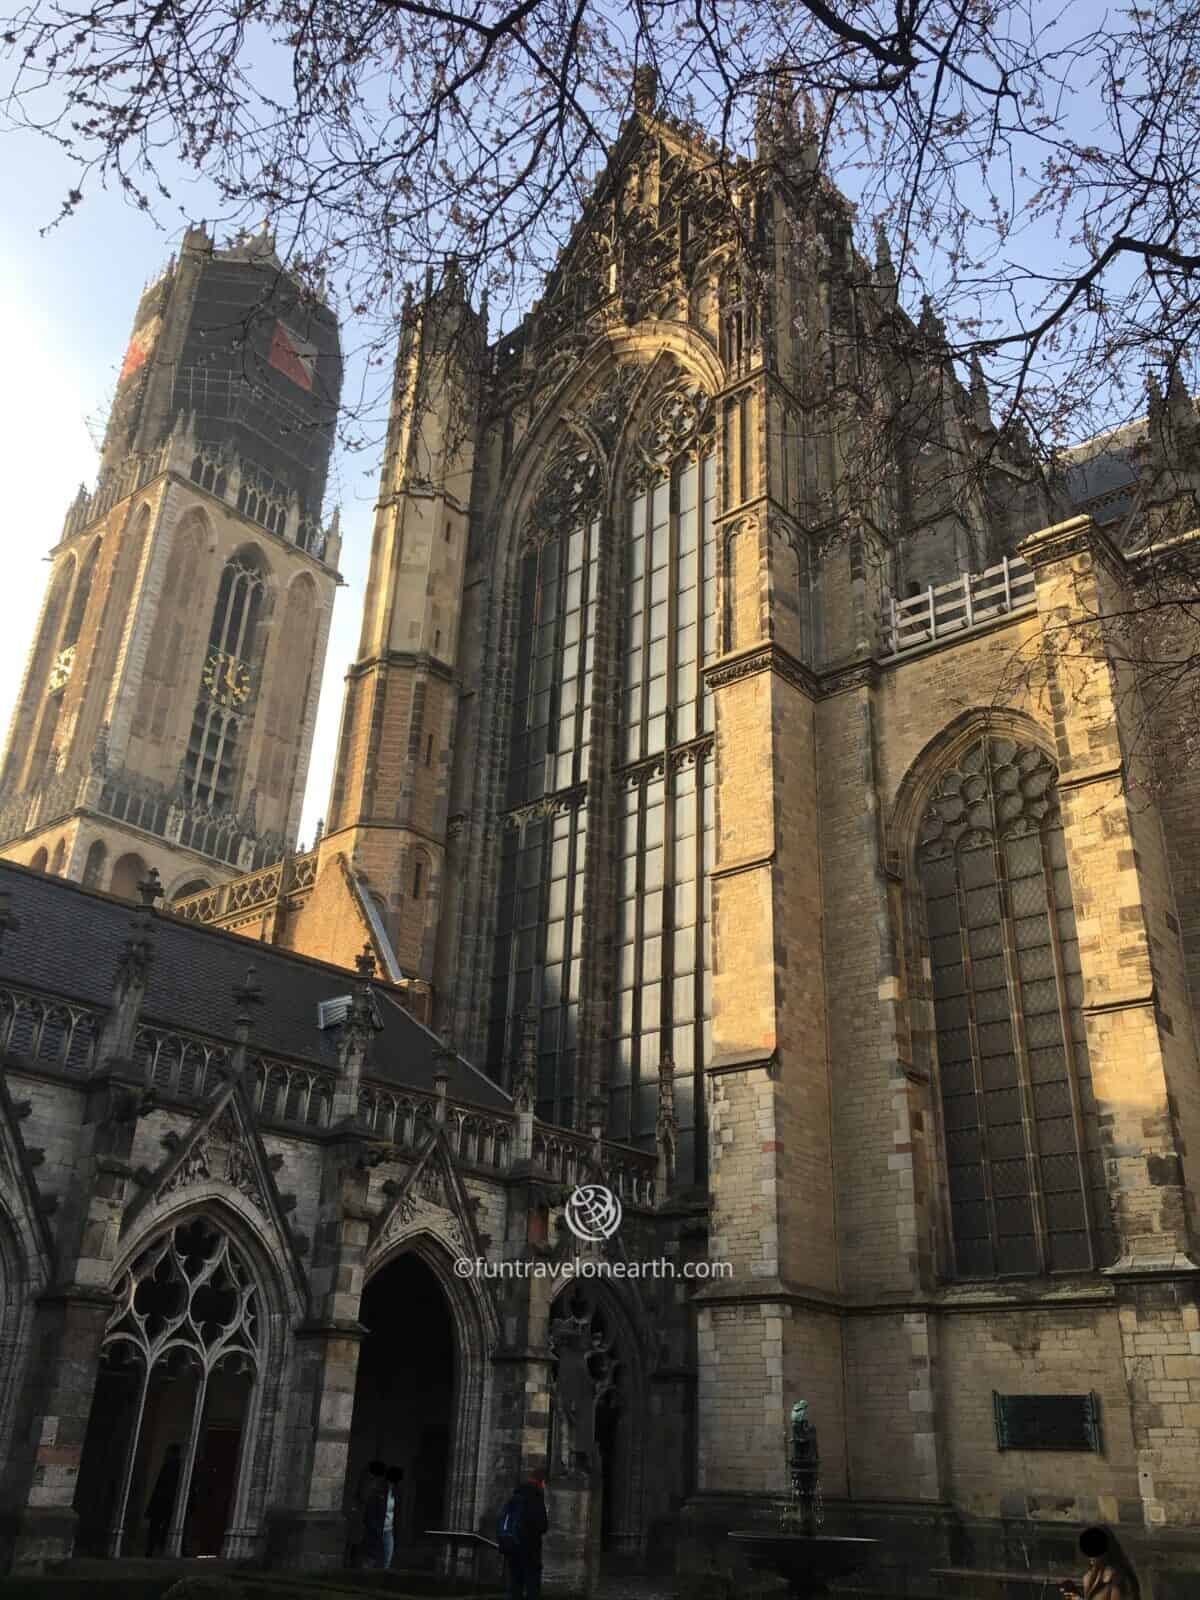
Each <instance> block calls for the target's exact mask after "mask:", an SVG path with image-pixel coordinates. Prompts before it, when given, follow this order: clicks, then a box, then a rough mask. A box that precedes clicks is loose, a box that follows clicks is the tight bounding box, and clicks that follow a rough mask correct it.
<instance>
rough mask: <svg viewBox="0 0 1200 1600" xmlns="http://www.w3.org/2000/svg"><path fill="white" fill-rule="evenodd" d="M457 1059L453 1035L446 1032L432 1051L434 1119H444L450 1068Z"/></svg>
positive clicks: (438, 1120)
mask: <svg viewBox="0 0 1200 1600" xmlns="http://www.w3.org/2000/svg"><path fill="white" fill-rule="evenodd" d="M457 1060H458V1050H457V1048H456V1047H455V1043H454V1038H453V1036H452V1035H451V1034H450V1033H449V1032H447V1033H446V1034H445V1036H444V1037H443V1039H442V1041H441V1043H440V1044H439V1045H438V1046H437V1048H436V1049H435V1050H434V1052H433V1089H434V1093H435V1094H436V1095H437V1106H436V1108H435V1110H434V1120H435V1121H436V1122H445V1120H446V1091H447V1090H448V1089H449V1087H450V1068H451V1066H452V1065H453V1064H454V1062H456V1061H457Z"/></svg>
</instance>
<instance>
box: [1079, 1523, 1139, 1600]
mask: <svg viewBox="0 0 1200 1600" xmlns="http://www.w3.org/2000/svg"><path fill="white" fill-rule="evenodd" d="M1079 1548H1080V1550H1081V1551H1082V1553H1083V1554H1084V1555H1085V1556H1086V1557H1087V1558H1088V1564H1087V1570H1086V1571H1085V1572H1084V1574H1083V1578H1082V1580H1081V1581H1080V1582H1078V1583H1077V1582H1076V1581H1075V1579H1074V1578H1068V1579H1067V1580H1066V1581H1065V1582H1064V1583H1062V1584H1060V1586H1059V1587H1060V1590H1061V1592H1062V1594H1064V1595H1066V1596H1069V1597H1073V1600H1140V1594H1141V1590H1140V1588H1139V1586H1138V1581H1137V1574H1136V1573H1135V1572H1134V1570H1133V1563H1132V1562H1131V1561H1130V1559H1129V1557H1128V1556H1127V1555H1126V1554H1125V1552H1124V1550H1122V1548H1121V1546H1120V1543H1119V1541H1118V1540H1117V1537H1116V1535H1115V1534H1113V1533H1110V1532H1109V1531H1108V1529H1107V1528H1085V1529H1084V1530H1083V1532H1082V1533H1081V1534H1080V1535H1079Z"/></svg>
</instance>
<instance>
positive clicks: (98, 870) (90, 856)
mask: <svg viewBox="0 0 1200 1600" xmlns="http://www.w3.org/2000/svg"><path fill="white" fill-rule="evenodd" d="M107 865H108V846H107V845H106V844H105V842H104V840H103V839H94V840H93V841H92V843H91V844H90V845H89V846H88V853H87V858H86V860H85V861H84V865H83V887H84V888H85V889H99V888H102V887H103V883H102V880H103V878H104V869H105V867H106V866H107Z"/></svg>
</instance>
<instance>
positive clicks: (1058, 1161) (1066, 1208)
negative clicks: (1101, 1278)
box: [917, 738, 1116, 1277]
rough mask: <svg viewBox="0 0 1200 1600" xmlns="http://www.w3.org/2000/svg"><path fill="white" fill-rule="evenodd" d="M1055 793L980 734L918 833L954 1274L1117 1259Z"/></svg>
mask: <svg viewBox="0 0 1200 1600" xmlns="http://www.w3.org/2000/svg"><path fill="white" fill-rule="evenodd" d="M1056 784H1057V772H1056V770H1055V768H1054V765H1053V763H1052V762H1051V761H1050V759H1049V758H1048V757H1047V756H1046V755H1045V754H1044V753H1043V752H1042V751H1041V750H1039V749H1036V748H1034V747H1033V746H1031V745H1022V744H1018V743H1017V742H1016V741H1014V740H1011V739H999V738H983V739H980V740H979V741H978V742H977V743H976V744H974V745H972V746H971V748H970V749H969V750H967V751H966V752H965V754H964V755H963V756H961V757H960V758H959V760H958V761H957V762H956V763H955V765H954V767H953V768H951V769H950V770H949V771H947V772H945V773H944V774H943V775H942V777H941V780H940V781H939V783H938V786H937V789H936V791H935V792H934V795H933V797H932V799H931V800H930V802H929V805H928V807H927V810H926V813H925V816H924V819H923V822H922V827H921V834H920V843H919V846H918V851H917V864H918V870H919V874H920V879H921V884H922V888H923V890H924V897H925V909H926V919H927V931H928V936H929V954H930V967H931V972H932V981H933V1000H934V1013H935V1027H936V1039H937V1070H938V1080H939V1090H940V1102H941V1110H942V1123H943V1130H944V1138H945V1152H946V1169H947V1181H948V1185H949V1196H950V1220H951V1226H952V1232H953V1249H954V1265H955V1270H956V1272H957V1273H958V1274H959V1275H960V1276H964V1277H988V1276H995V1275H1000V1274H1009V1273H1044V1272H1061V1271H1068V1270H1080V1269H1086V1268H1090V1267H1095V1266H1100V1265H1103V1264H1104V1263H1106V1262H1109V1261H1111V1260H1113V1259H1114V1257H1115V1253H1116V1239H1115V1233H1114V1230H1113V1223H1112V1215H1111V1209H1110V1204H1109V1198H1108V1191H1107V1186H1106V1183H1105V1172H1104V1162H1103V1157H1102V1153H1101V1146H1100V1134H1099V1123H1098V1116H1097V1109H1096V1101H1095V1096H1094V1094H1093V1091H1092V1081H1091V1071H1090V1067H1089V1064H1088V1053H1087V1040H1086V1034H1085V1031H1084V1019H1083V1014H1082V1010H1081V1003H1082V979H1081V976H1080V963H1079V944H1078V939H1077V936H1076V931H1075V915H1074V909H1073V905H1072V899H1071V884H1070V878H1069V874H1068V871H1067V861H1066V851H1065V846H1064V841H1063V830H1062V821H1061V817H1060V812H1059V804H1058V795H1057V788H1056Z"/></svg>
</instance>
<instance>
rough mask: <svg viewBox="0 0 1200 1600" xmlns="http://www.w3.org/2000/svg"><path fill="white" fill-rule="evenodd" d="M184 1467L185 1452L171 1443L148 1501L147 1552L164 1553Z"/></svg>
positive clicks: (156, 1554) (150, 1554)
mask: <svg viewBox="0 0 1200 1600" xmlns="http://www.w3.org/2000/svg"><path fill="white" fill-rule="evenodd" d="M182 1467H183V1452H182V1451H181V1450H180V1448H179V1446H178V1445H177V1444H169V1445H168V1446H167V1453H166V1456H165V1457H164V1459H163V1464H162V1466H161V1467H159V1469H158V1477H157V1478H156V1479H155V1481H154V1488H153V1490H152V1491H151V1494H150V1498H149V1500H147V1502H146V1521H147V1522H148V1523H149V1524H150V1527H149V1530H148V1532H147V1534H146V1554H147V1555H148V1556H158V1555H161V1554H162V1551H163V1546H164V1545H165V1544H166V1542H167V1533H168V1531H169V1530H170V1527H171V1513H172V1512H173V1511H174V1509H175V1495H176V1492H177V1491H178V1489H179V1474H180V1471H181V1469H182Z"/></svg>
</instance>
